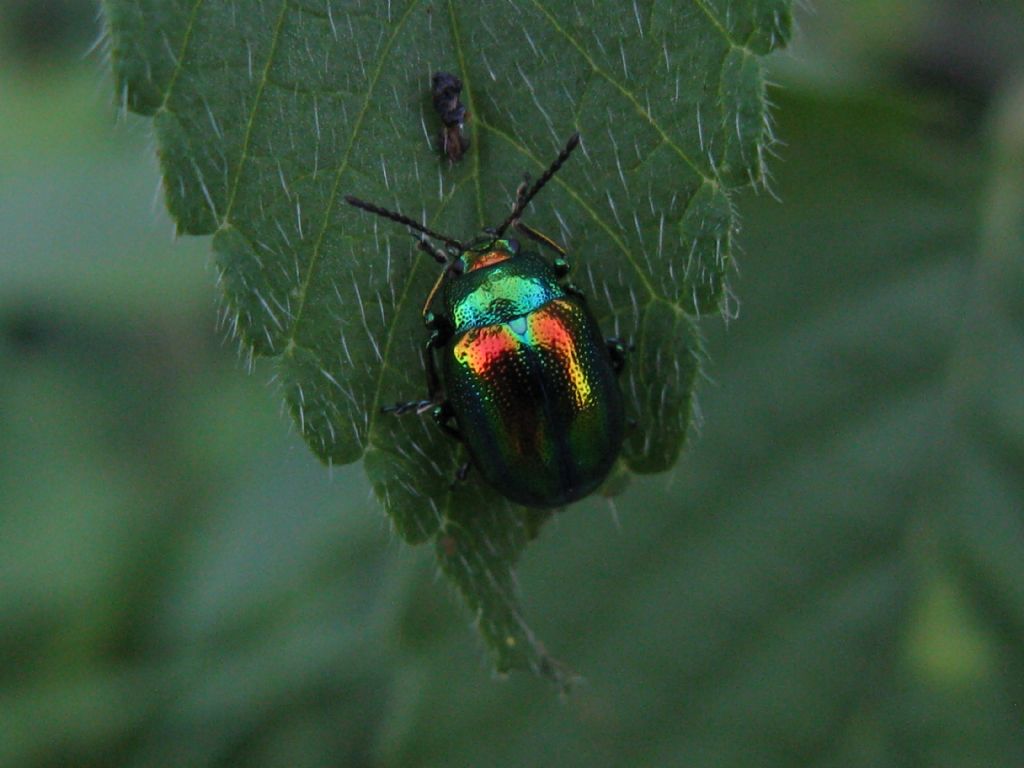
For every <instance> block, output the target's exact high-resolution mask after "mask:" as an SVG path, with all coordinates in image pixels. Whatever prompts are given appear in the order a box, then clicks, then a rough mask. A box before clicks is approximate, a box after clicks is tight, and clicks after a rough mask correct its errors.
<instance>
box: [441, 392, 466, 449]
mask: <svg viewBox="0 0 1024 768" xmlns="http://www.w3.org/2000/svg"><path fill="white" fill-rule="evenodd" d="M454 419H455V412H454V411H453V410H452V406H451V403H449V402H448V401H447V400H445V401H444V402H443V403H441V404H440V405H435V406H434V421H436V422H437V426H439V427H440V428H441V431H442V432H444V433H445V434H446V435H448V436H449V437H453V438H455V439H456V440H459V441H460V442H461V441H462V433H461V432H459V428H458V427H456V426H454V425H453V424H452V421H453V420H454Z"/></svg>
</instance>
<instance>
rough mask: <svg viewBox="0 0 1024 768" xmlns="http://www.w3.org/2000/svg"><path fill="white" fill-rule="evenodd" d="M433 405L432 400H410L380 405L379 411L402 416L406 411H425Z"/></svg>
mask: <svg viewBox="0 0 1024 768" xmlns="http://www.w3.org/2000/svg"><path fill="white" fill-rule="evenodd" d="M433 407H434V401H433V400H410V401H409V402H407V403H395V404H394V405H383V406H381V409H380V412H381V413H393V414H395V415H396V416H402V415H403V414H406V413H426V412H427V411H429V410H430V409H431V408H433Z"/></svg>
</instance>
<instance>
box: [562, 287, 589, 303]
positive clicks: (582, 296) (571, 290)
mask: <svg viewBox="0 0 1024 768" xmlns="http://www.w3.org/2000/svg"><path fill="white" fill-rule="evenodd" d="M562 289H563V290H564V291H565V292H566V293H568V294H569V295H570V296H575V297H576V298H577V299H581V300H582V301H586V300H587V294H585V293H584V292H583V291H581V290H580V289H579V288H577V287H576V286H575V285H573V284H572V283H566V284H565V285H563V286H562Z"/></svg>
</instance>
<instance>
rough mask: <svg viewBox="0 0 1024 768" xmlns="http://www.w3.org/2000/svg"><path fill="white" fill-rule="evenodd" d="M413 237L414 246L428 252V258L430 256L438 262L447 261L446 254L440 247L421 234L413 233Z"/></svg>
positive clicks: (443, 262) (445, 262) (444, 262)
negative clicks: (414, 240) (414, 239)
mask: <svg viewBox="0 0 1024 768" xmlns="http://www.w3.org/2000/svg"><path fill="white" fill-rule="evenodd" d="M413 237H415V238H416V247H417V248H419V249H420V250H421V251H423V252H424V253H427V254H430V258H432V259H433V260H434V261H436V262H437V263H438V264H447V263H448V255H447V254H446V253H445V252H444V251H442V250H441V249H440V248H438V247H437V246H436V245H434V244H433V243H431V242H430V241H429V240H427V238H425V237H423V236H422V235H420V236H418V237H417V236H416V235H413Z"/></svg>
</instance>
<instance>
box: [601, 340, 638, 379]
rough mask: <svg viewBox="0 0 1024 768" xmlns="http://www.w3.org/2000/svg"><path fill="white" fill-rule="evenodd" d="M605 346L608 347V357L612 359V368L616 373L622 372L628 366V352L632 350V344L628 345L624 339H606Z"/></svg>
mask: <svg viewBox="0 0 1024 768" xmlns="http://www.w3.org/2000/svg"><path fill="white" fill-rule="evenodd" d="M604 343H605V347H607V349H608V357H610V358H611V359H612V370H613V371H615V373H622V369H623V368H625V367H626V352H632V351H633V349H634V347H633V345H632V344H629V345H627V344H626V343H625V342H624V341H623V340H622V339H616V338H611V339H605V341H604Z"/></svg>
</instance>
